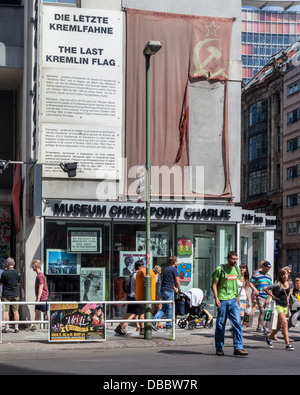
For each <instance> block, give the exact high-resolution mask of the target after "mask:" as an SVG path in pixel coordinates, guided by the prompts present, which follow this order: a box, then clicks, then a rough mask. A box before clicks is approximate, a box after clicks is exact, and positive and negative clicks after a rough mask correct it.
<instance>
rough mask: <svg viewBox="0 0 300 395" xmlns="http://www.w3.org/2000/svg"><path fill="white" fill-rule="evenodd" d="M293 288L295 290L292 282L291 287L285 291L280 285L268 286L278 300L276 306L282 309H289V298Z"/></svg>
mask: <svg viewBox="0 0 300 395" xmlns="http://www.w3.org/2000/svg"><path fill="white" fill-rule="evenodd" d="M292 288H293V283H292V282H291V281H289V287H288V288H287V289H284V288H283V286H282V285H281V284H280V283H275V284H271V285H268V286H267V289H268V290H269V291H272V292H273V295H274V296H275V297H276V298H277V299H276V305H278V306H282V307H287V305H288V299H287V297H288V296H289V294H290V292H291V289H292Z"/></svg>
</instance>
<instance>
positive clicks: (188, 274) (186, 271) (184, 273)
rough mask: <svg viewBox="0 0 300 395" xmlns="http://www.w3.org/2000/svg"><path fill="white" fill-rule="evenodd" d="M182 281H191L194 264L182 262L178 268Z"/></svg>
mask: <svg viewBox="0 0 300 395" xmlns="http://www.w3.org/2000/svg"><path fill="white" fill-rule="evenodd" d="M177 269H178V276H179V280H180V281H191V279H192V264H191V263H188V262H180V263H179V264H178V266H177Z"/></svg>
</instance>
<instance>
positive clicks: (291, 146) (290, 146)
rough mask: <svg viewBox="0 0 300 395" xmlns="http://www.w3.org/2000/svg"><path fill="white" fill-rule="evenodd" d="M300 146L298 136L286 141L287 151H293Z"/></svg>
mask: <svg viewBox="0 0 300 395" xmlns="http://www.w3.org/2000/svg"><path fill="white" fill-rule="evenodd" d="M299 147H300V137H295V138H293V139H291V140H288V142H287V151H288V152H289V151H294V150H296V149H297V148H299Z"/></svg>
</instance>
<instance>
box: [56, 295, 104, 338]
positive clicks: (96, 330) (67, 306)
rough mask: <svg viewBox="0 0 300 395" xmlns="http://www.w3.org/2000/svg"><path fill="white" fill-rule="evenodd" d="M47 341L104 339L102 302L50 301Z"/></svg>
mask: <svg viewBox="0 0 300 395" xmlns="http://www.w3.org/2000/svg"><path fill="white" fill-rule="evenodd" d="M49 305H50V323H49V342H61V341H66V342H72V341H76V342H78V341H103V340H106V331H105V308H104V305H103V304H102V303H98V302H91V303H63V302H62V303H50V304H49Z"/></svg>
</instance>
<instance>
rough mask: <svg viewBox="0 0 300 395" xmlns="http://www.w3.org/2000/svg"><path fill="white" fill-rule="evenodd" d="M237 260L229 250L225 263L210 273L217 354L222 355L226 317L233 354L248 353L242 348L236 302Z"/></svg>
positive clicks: (235, 254) (239, 317) (233, 252)
mask: <svg viewBox="0 0 300 395" xmlns="http://www.w3.org/2000/svg"><path fill="white" fill-rule="evenodd" d="M237 261H238V256H237V253H236V252H235V251H230V252H229V253H228V255H227V264H226V265H221V266H218V267H217V268H216V270H215V271H214V273H213V274H212V278H213V282H212V291H213V294H214V298H215V303H216V306H217V312H218V316H217V322H216V331H215V346H216V354H217V355H224V352H223V345H224V339H225V326H226V321H227V318H229V321H230V323H231V325H232V332H233V346H234V355H243V356H244V355H248V352H247V351H244V349H243V330H242V322H241V311H240V306H239V304H238V296H239V295H238V294H239V292H238V280H240V278H241V272H240V270H239V269H238V267H237V266H236V265H237Z"/></svg>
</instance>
